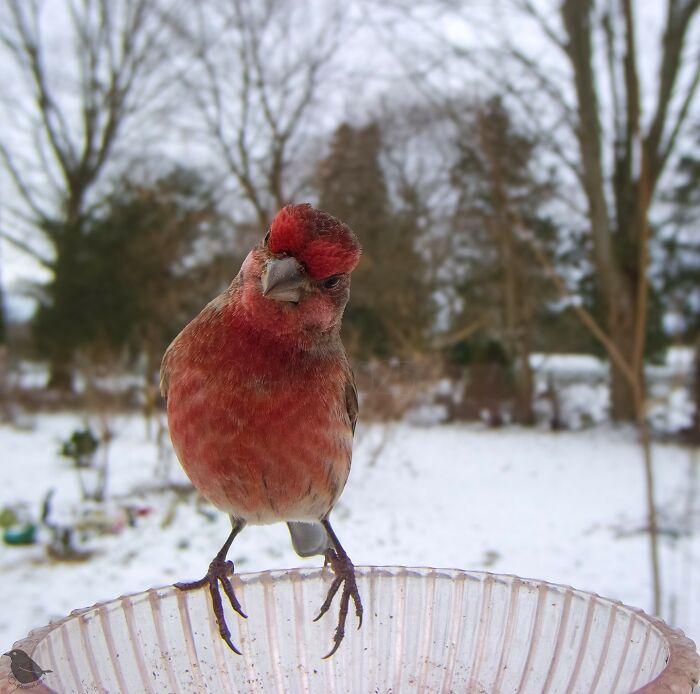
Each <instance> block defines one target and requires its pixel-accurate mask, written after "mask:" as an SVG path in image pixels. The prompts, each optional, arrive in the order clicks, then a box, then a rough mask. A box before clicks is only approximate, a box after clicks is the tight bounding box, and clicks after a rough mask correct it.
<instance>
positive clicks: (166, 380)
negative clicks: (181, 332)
mask: <svg viewBox="0 0 700 694" xmlns="http://www.w3.org/2000/svg"><path fill="white" fill-rule="evenodd" d="M176 342H177V338H175V340H173V341H172V342H171V343H170V346H169V347H168V349H166V350H165V354H164V355H163V361H162V362H161V363H160V394H161V395H162V396H163V397H164V398H167V397H168V387H169V386H170V361H171V359H172V356H173V352H174V351H175V350H174V347H175V343H176Z"/></svg>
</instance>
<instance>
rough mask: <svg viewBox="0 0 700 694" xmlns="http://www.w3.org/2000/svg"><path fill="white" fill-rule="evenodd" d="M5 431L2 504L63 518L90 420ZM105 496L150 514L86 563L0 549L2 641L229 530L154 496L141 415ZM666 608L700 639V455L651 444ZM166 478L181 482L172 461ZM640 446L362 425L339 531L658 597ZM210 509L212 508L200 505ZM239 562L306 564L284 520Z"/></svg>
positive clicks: (586, 434) (371, 554)
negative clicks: (79, 437)
mask: <svg viewBox="0 0 700 694" xmlns="http://www.w3.org/2000/svg"><path fill="white" fill-rule="evenodd" d="M28 424H31V425H32V426H31V427H28V428H23V429H16V428H10V427H7V426H4V427H1V428H0V450H1V451H2V464H1V465H0V507H3V506H5V505H7V504H11V503H16V502H17V501H19V500H26V501H27V502H29V504H30V510H31V511H32V512H33V513H34V515H35V516H38V515H39V513H40V505H41V500H42V499H43V498H44V496H45V494H46V492H47V491H48V490H49V489H50V488H54V489H55V490H56V494H55V502H54V505H55V511H56V518H60V517H61V514H62V513H63V514H66V513H67V512H68V510H69V508H70V506H71V504H72V503H73V502H75V501H77V500H78V499H79V488H78V484H77V477H76V473H75V471H74V470H73V469H72V468H71V465H70V461H67V460H66V459H63V458H60V457H59V456H58V453H57V451H58V448H59V441H60V440H61V439H64V438H65V437H66V436H67V434H69V433H70V432H71V431H72V430H74V429H76V428H79V427H80V426H81V425H82V424H83V422H82V420H81V419H80V418H79V417H78V416H70V415H67V414H63V415H41V416H39V417H36V418H35V419H34V420H33V421H31V422H28ZM114 428H115V432H116V437H115V439H114V441H113V443H112V447H111V477H110V483H109V489H108V492H109V495H110V497H111V498H112V500H113V501H112V503H122V504H126V503H130V504H133V505H135V506H138V507H142V508H149V509H151V512H150V513H148V514H146V515H142V516H139V517H137V518H136V525H135V527H129V526H128V525H127V526H126V527H124V528H123V529H122V530H121V531H120V532H118V533H116V534H111V535H101V536H98V537H93V538H92V539H89V540H88V541H87V544H86V545H85V546H86V547H88V548H92V549H94V550H95V554H94V555H93V556H92V557H91V558H90V559H89V560H87V561H81V562H59V561H56V560H53V559H48V558H47V557H46V554H45V551H44V549H43V547H42V545H41V544H37V545H34V546H30V547H8V546H5V545H2V549H1V550H0V552H1V554H0V576H1V577H2V579H1V580H2V584H1V589H2V596H3V610H2V611H1V612H0V643H2V644H4V649H5V650H7V649H8V648H9V647H10V646H11V644H12V643H13V641H15V640H17V639H20V638H22V637H24V636H25V635H26V633H27V632H28V630H29V629H31V628H33V627H37V626H41V625H43V624H45V623H47V622H48V621H49V620H51V619H54V618H57V617H60V616H63V615H65V614H67V613H68V612H69V611H70V610H72V609H74V608H78V607H84V606H87V605H90V604H92V603H94V602H96V601H100V600H106V599H109V598H113V597H116V596H118V595H120V594H123V593H129V592H135V591H141V590H144V589H146V588H149V587H152V586H157V585H163V584H169V583H172V582H174V581H176V580H182V579H187V578H199V577H200V576H201V575H202V574H203V573H204V571H205V570H206V567H207V565H208V563H209V561H210V559H211V558H212V556H213V555H214V553H215V552H216V551H217V550H218V548H219V546H220V545H221V544H222V543H223V541H224V539H225V537H226V535H227V532H228V525H227V519H226V518H225V517H224V516H222V515H220V514H219V515H217V516H215V517H214V518H213V520H210V519H208V518H207V514H206V513H202V512H201V507H200V510H198V506H197V503H196V497H195V496H194V495H189V496H187V495H181V496H180V497H179V499H180V500H179V501H178V500H177V499H178V497H177V494H176V492H175V491H154V485H155V482H154V480H155V479H156V466H157V462H156V461H157V452H156V447H155V445H154V443H153V442H151V441H149V440H148V438H147V437H146V431H145V426H144V422H143V420H142V419H141V418H139V417H120V418H118V419H116V420H115V421H114ZM654 454H655V466H656V473H657V482H658V499H659V507H660V523H661V526H662V529H663V530H664V535H663V540H662V559H663V590H664V615H663V616H664V618H665V619H666V620H667V621H669V622H670V623H671V624H672V625H674V626H677V627H680V628H682V629H683V630H684V631H685V632H686V633H687V634H688V635H689V636H690V637H691V638H694V639H695V640H696V641H699V640H700V582H699V581H698V580H697V577H698V576H699V575H700V539H698V536H697V534H695V535H694V534H693V533H697V529H698V514H699V511H698V503H699V502H698V499H697V493H696V492H697V489H696V485H697V478H696V476H697V466H698V464H699V463H698V458H697V452H696V451H693V450H692V449H687V448H682V447H680V446H676V445H665V444H657V445H655V448H654ZM170 479H171V481H176V482H177V481H179V482H181V481H183V480H184V477H183V475H182V473H181V472H180V470H179V466H178V465H177V462H176V461H174V462H173V463H172V467H171V470H170ZM643 502H644V488H643V472H642V464H641V453H640V451H639V449H638V448H637V446H636V443H635V436H634V433H633V432H632V431H631V430H628V429H613V428H610V427H607V426H599V427H597V428H594V429H587V430H582V431H578V432H565V433H557V434H552V433H550V432H545V431H537V430H525V429H517V428H511V429H503V430H491V429H487V428H483V427H480V426H476V425H471V426H457V425H450V426H447V425H442V426H433V427H424V428H421V427H417V426H410V425H407V424H401V425H389V426H382V425H371V426H364V427H360V428H359V429H358V436H357V441H356V449H355V459H354V463H353V470H352V473H351V476H350V480H349V482H348V485H347V487H346V489H345V493H344V494H343V497H342V499H341V503H340V504H339V505H338V507H337V508H336V511H335V513H334V520H335V524H334V525H335V528H336V531H337V532H338V534H339V536H340V538H341V541H342V542H343V543H344V545H345V547H346V549H347V550H348V552H349V554H350V556H351V557H352V558H353V560H354V562H355V563H356V564H374V565H382V564H383V565H392V564H400V565H409V566H410V565H413V566H436V567H457V568H465V569H485V570H488V571H494V572H499V573H513V574H519V575H521V576H526V577H534V578H541V579H546V580H548V581H553V582H557V583H567V584H571V585H573V586H575V587H577V588H580V589H583V590H589V591H594V592H597V593H599V594H601V595H604V596H607V597H612V598H617V599H620V600H622V601H624V602H626V603H628V604H630V605H635V606H639V607H643V608H645V609H647V610H648V609H649V608H650V604H651V589H650V578H649V576H650V571H649V561H648V542H647V539H646V537H645V536H644V535H643V534H642V533H641V532H640V529H641V528H642V527H643V525H644V523H645V511H644V503H643ZM204 510H205V511H209V510H211V509H210V508H209V507H206V506H205V507H204ZM231 558H233V559H234V561H235V562H236V568H237V570H238V571H240V572H244V571H257V570H262V569H275V568H285V567H290V566H299V565H302V564H304V563H306V564H307V565H309V564H310V563H311V562H318V561H319V559H318V558H317V559H314V560H302V559H299V558H298V557H297V556H296V555H295V554H294V553H293V551H292V549H291V546H290V543H289V538H288V535H287V530H286V527H285V526H284V525H276V526H267V527H249V528H247V529H246V530H245V532H244V533H243V534H242V535H241V536H240V538H238V539H237V540H236V542H235V544H234V545H233V549H232V552H231Z"/></svg>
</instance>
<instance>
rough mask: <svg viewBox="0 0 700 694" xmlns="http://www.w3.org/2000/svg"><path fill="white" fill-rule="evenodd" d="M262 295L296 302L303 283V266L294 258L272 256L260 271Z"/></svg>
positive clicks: (299, 296)
mask: <svg viewBox="0 0 700 694" xmlns="http://www.w3.org/2000/svg"><path fill="white" fill-rule="evenodd" d="M261 280H262V290H263V296H266V297H267V298H268V299H276V300H277V301H290V302H293V303H297V302H298V301H299V299H300V298H301V290H302V287H303V285H304V268H303V267H302V266H301V265H300V264H299V263H298V262H297V261H296V259H295V258H292V257H291V256H287V257H285V258H272V260H270V261H269V262H268V263H267V265H266V266H265V269H264V270H263V273H262V277H261Z"/></svg>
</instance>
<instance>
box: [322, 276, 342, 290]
mask: <svg viewBox="0 0 700 694" xmlns="http://www.w3.org/2000/svg"><path fill="white" fill-rule="evenodd" d="M338 282H340V275H333V276H332V277H329V278H328V279H327V280H323V286H324V288H325V289H333V287H337V286H338Z"/></svg>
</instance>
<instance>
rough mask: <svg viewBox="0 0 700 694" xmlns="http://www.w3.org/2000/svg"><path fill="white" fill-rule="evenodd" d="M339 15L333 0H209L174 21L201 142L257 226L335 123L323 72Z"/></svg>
mask: <svg viewBox="0 0 700 694" xmlns="http://www.w3.org/2000/svg"><path fill="white" fill-rule="evenodd" d="M346 15H347V10H346V9H344V7H343V5H342V4H341V3H336V2H333V1H329V2H312V1H311V0H307V1H305V2H290V1H289V0H261V1H258V0H208V1H207V2H202V3H200V4H199V5H198V8H197V12H196V19H193V21H192V22H191V24H188V25H182V24H180V25H179V27H178V28H179V33H180V37H181V38H182V40H183V45H184V47H185V50H186V51H187V52H188V55H190V56H191V59H190V61H188V63H187V64H186V65H184V66H183V70H182V73H181V74H182V78H183V80H184V83H185V85H186V87H187V91H188V94H189V95H190V96H191V98H192V99H193V100H194V102H195V104H196V106H197V107H198V111H199V116H200V120H201V122H202V123H203V126H204V133H205V136H206V139H207V142H208V144H209V145H210V148H211V151H213V152H214V155H215V156H216V157H217V158H218V160H219V161H220V162H222V163H223V168H224V170H225V172H226V173H227V174H228V175H229V176H230V177H231V179H232V182H233V183H234V184H235V187H236V192H237V193H239V194H240V195H242V197H243V199H244V200H245V201H247V203H248V204H249V205H250V207H251V208H252V209H251V211H252V214H253V216H254V217H255V219H256V222H257V223H258V224H259V225H260V226H261V227H265V226H267V225H268V223H269V221H270V216H271V214H272V213H273V212H274V211H275V210H276V209H278V208H279V207H281V206H283V205H285V204H287V203H289V202H290V201H292V200H293V199H294V198H296V197H297V196H298V195H299V194H300V192H301V191H302V190H303V189H304V187H305V186H307V185H308V182H309V180H308V177H307V176H308V175H310V174H311V172H312V169H313V163H314V162H315V160H316V156H315V155H317V152H314V151H313V150H314V148H316V147H317V146H318V145H319V143H321V142H322V141H323V140H322V137H321V135H322V134H325V132H328V131H330V129H331V128H332V127H333V125H334V122H333V120H334V119H333V120H332V121H331V122H329V121H328V111H329V110H330V111H333V102H332V95H333V84H332V83H331V82H330V77H331V75H332V74H333V70H334V69H335V68H336V67H337V66H335V65H334V57H335V56H336V54H337V52H338V50H339V48H341V47H342V45H343V41H342V39H341V34H342V32H343V31H345V27H346V24H345V22H344V20H345V17H346ZM321 100H323V102H324V103H325V104H326V106H327V109H326V110H321V111H319V109H318V108H317V107H318V106H319V104H320V102H321ZM324 130H325V132H324ZM195 132H197V129H195ZM199 132H201V129H200V130H199ZM304 162H305V163H306V164H308V169H307V170H304V168H303V163H304ZM293 164H294V165H295V167H294V169H293V168H292V166H293Z"/></svg>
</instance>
